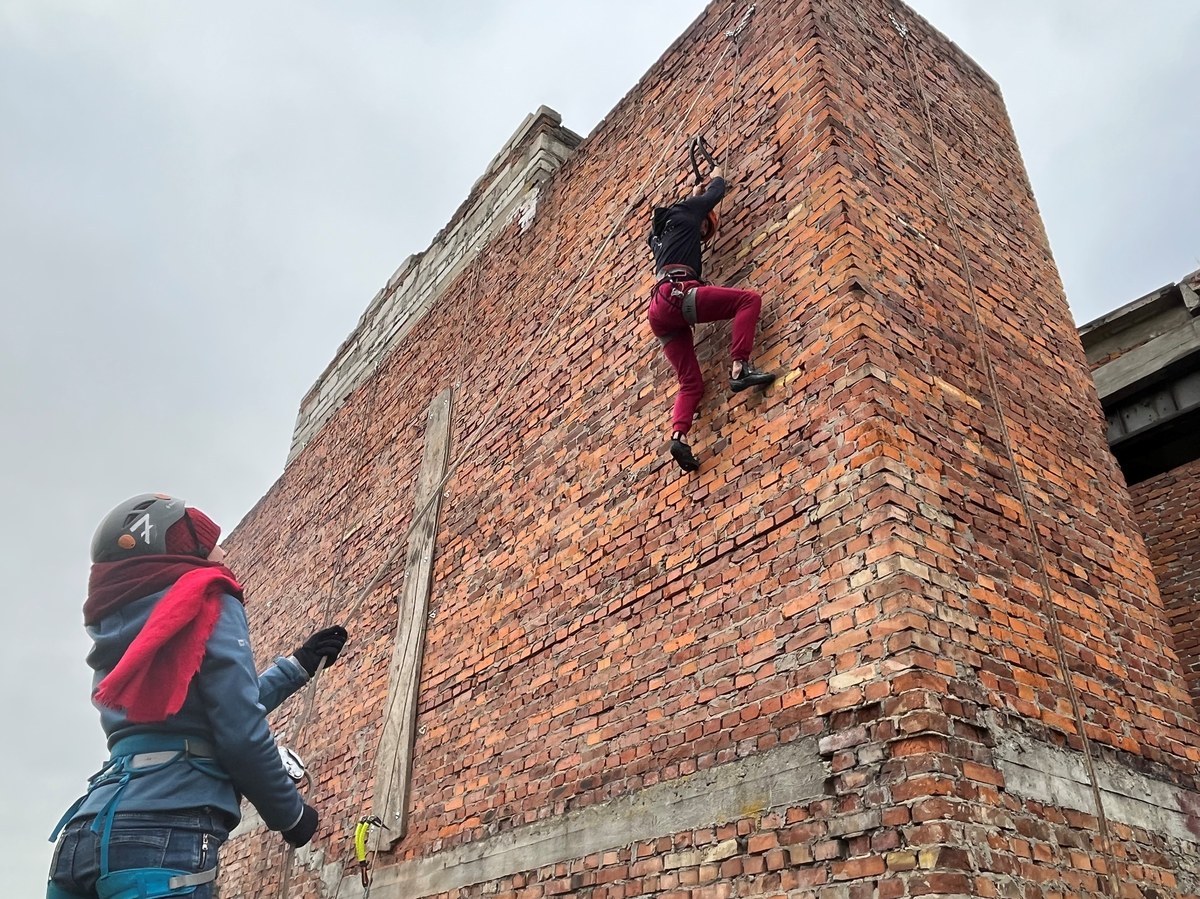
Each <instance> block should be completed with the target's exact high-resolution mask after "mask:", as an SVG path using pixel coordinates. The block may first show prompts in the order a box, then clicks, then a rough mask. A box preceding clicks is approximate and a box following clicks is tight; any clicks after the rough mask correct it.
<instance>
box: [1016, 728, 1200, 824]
mask: <svg viewBox="0 0 1200 899" xmlns="http://www.w3.org/2000/svg"><path fill="white" fill-rule="evenodd" d="M993 733H994V734H995V737H996V749H995V753H996V759H997V761H998V767H999V769H1000V771H1001V773H1003V774H1004V786H1005V789H1006V790H1007V791H1008V792H1009V793H1013V794H1015V795H1017V796H1021V797H1023V798H1025V799H1033V800H1035V801H1037V802H1041V803H1044V804H1046V805H1051V806H1059V807H1062V808H1073V809H1077V810H1078V811H1081V812H1086V813H1087V814H1089V815H1094V814H1096V804H1095V799H1094V796H1093V793H1092V787H1091V782H1090V780H1089V779H1088V774H1087V768H1086V765H1085V762H1084V758H1083V755H1082V754H1081V753H1078V752H1072V751H1068V750H1064V749H1059V748H1057V747H1055V746H1050V745H1049V744H1046V743H1042V742H1039V741H1036V740H1033V739H1031V738H1029V737H1027V736H1025V735H1023V734H1019V733H1016V732H1015V731H1011V730H1008V729H1005V728H998V727H995V726H993ZM1096 775H1097V779H1098V780H1099V782H1100V783H1099V786H1100V799H1101V802H1103V803H1104V814H1105V815H1106V816H1107V818H1108V820H1110V821H1119V822H1121V823H1123V824H1128V825H1130V826H1132V827H1140V828H1142V829H1144V830H1148V831H1150V832H1152V833H1159V834H1162V835H1164V836H1168V837H1173V838H1175V839H1177V840H1184V841H1186V842H1189V843H1195V842H1197V841H1200V817H1198V815H1197V813H1198V812H1200V794H1197V793H1194V792H1192V791H1190V790H1185V789H1183V788H1181V787H1177V786H1175V785H1174V784H1169V783H1165V782H1163V781H1161V780H1156V779H1154V778H1152V777H1148V776H1147V775H1145V774H1141V773H1140V772H1137V771H1133V770H1130V769H1129V768H1125V767H1124V766H1121V765H1116V764H1114V763H1112V762H1108V761H1105V760H1103V759H1098V760H1097V761H1096Z"/></svg>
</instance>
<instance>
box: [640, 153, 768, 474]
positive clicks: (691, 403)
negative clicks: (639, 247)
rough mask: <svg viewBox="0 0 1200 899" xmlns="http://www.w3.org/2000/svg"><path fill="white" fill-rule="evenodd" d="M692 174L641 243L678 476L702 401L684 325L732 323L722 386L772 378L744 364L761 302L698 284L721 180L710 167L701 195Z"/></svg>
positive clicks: (693, 462)
mask: <svg viewBox="0 0 1200 899" xmlns="http://www.w3.org/2000/svg"><path fill="white" fill-rule="evenodd" d="M697 140H698V141H699V139H697ZM701 143H702V142H701ZM710 158H711V157H710ZM693 166H695V156H694V155H693ZM696 173H697V184H696V186H695V188H694V189H693V190H692V195H691V196H690V197H688V198H687V199H684V200H680V201H678V202H677V203H673V204H672V205H670V206H666V207H658V208H656V209H655V210H654V223H653V227H652V230H651V233H650V237H649V243H650V249H651V250H652V251H653V252H654V262H655V270H656V277H657V279H658V280H657V283H656V284H655V285H654V293H653V295H652V297H651V299H650V307H649V309H648V310H647V312H646V315H647V318H648V319H649V321H650V329H651V330H652V331H653V332H654V336H655V337H657V338H658V340H659V342H660V343H661V344H662V347H663V352H664V353H666V356H667V359H668V360H669V361H670V363H671V366H672V367H673V368H674V369H675V375H676V377H677V378H678V379H679V392H678V393H677V394H676V396H675V407H674V410H673V412H672V415H671V456H672V457H673V458H674V459H675V461H676V462H678V463H679V467H680V468H682V469H683V470H684V471H695V470H696V469H698V468H699V467H700V461H699V460H698V459H697V458H696V456H695V455H694V454H693V453H692V448H691V446H690V445H689V444H688V442H687V433H688V429H689V428H690V427H691V425H692V419H693V418H694V417H695V415H696V409H697V407H698V406H699V404H700V398H701V397H702V396H703V395H704V377H703V376H702V375H701V373H700V364H699V362H697V360H696V348H695V344H694V342H693V335H692V326H693V325H695V324H697V323H699V322H714V321H725V320H728V319H733V339H732V342H731V346H730V356H731V357H732V365H731V367H730V371H729V386H730V388H732V389H733V390H734V391H740V390H745V389H747V388H748V387H759V386H762V385H766V384H770V383H771V382H772V381H774V380H775V375H773V374H771V373H770V372H765V371H759V370H758V369H756V368H755V367H754V365H753V364H751V362H750V352H751V350H752V349H753V348H754V330H755V328H756V327H757V325H758V313H759V310H760V309H761V308H762V296H761V295H760V294H758V293H757V292H756V291H753V290H737V289H735V288H732V287H714V286H713V285H710V284H705V283H704V281H703V280H701V274H702V272H701V258H700V257H701V250H702V244H704V243H707V242H709V241H711V240H713V239H715V238H716V235H717V225H718V220H717V208H716V207H717V203H718V202H720V200H721V198H722V197H723V196H725V178H724V177H723V172H722V169H721V167H720V166H715V167H714V168H713V169H712V173H711V175H710V178H709V183H708V188H707V189H706V190H702V188H703V184H702V183H701V182H700V178H699V169H698V168H697V170H696Z"/></svg>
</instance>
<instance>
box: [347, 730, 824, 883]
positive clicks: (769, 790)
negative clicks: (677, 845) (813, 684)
mask: <svg viewBox="0 0 1200 899" xmlns="http://www.w3.org/2000/svg"><path fill="white" fill-rule="evenodd" d="M827 775H828V766H827V765H826V764H825V762H824V761H823V760H822V759H821V757H820V755H819V754H818V753H817V742H816V740H815V739H811V738H810V739H805V740H800V741H798V742H796V743H791V744H788V745H786V746H781V747H779V748H778V749H774V750H771V751H770V752H764V753H761V754H760V755H757V756H752V757H750V758H747V759H742V760H740V761H736V762H729V763H728V764H725V765H719V766H717V767H715V768H710V769H708V770H706V771H700V772H697V773H695V774H691V775H688V776H686V777H681V778H678V779H676V780H672V781H668V782H667V783H660V784H655V785H654V786H652V787H647V788H646V789H644V790H639V791H638V792H636V793H633V794H631V795H628V796H621V797H619V798H617V799H612V800H610V801H608V802H605V803H602V804H600V805H594V806H590V807H588V808H583V809H579V810H578V811H573V812H568V813H566V814H565V815H559V816H557V817H555V818H551V819H549V820H546V821H539V822H538V823H536V824H530V825H527V826H525V827H518V828H514V829H513V830H510V831H506V832H505V833H501V834H497V835H496V836H494V837H488V838H487V839H483V840H477V841H475V842H473V843H467V844H466V845H463V846H456V847H454V848H453V849H447V850H445V851H444V852H438V853H435V854H433V855H430V856H428V857H426V858H420V859H415V860H413V861H410V862H405V863H403V864H400V865H394V866H392V867H390V868H381V869H380V870H379V871H378V872H377V873H376V875H375V878H374V882H373V884H372V887H371V895H372V896H375V897H378V899H401V897H405V899H412V897H415V896H427V895H430V894H433V893H442V892H446V891H448V890H454V889H458V888H459V887H464V886H468V885H470V884H473V883H481V882H483V881H488V880H495V879H496V878H499V877H505V876H507V875H510V874H516V873H519V872H521V871H528V870H530V869H533V868H539V867H541V866H543V865H548V864H554V863H555V862H560V861H565V860H567V859H573V858H579V857H581V856H584V855H588V854H590V853H593V852H598V851H601V850H604V849H612V848H614V847H619V846H628V845H629V844H630V843H631V842H634V841H637V840H645V839H652V838H656V837H660V836H663V835H664V834H670V833H676V832H679V831H683V830H691V829H693V828H697V827H704V826H707V825H712V824H724V823H727V822H729V821H733V820H736V819H737V818H741V817H746V816H747V815H755V814H761V813H763V812H766V811H767V810H769V809H773V808H782V807H785V806H788V805H795V804H801V803H805V802H808V801H811V800H813V799H815V798H818V797H820V796H821V795H822V790H823V785H824V782H825V778H826V776H827ZM720 851H721V847H717V849H716V852H717V853H718V854H719V853H720ZM695 852H696V854H697V856H698V857H697V859H696V860H694V861H693V860H691V859H678V860H676V861H678V862H679V863H680V864H697V863H699V862H700V861H707V860H710V859H704V858H700V857H699V856H701V855H703V852H702V851H701V850H695Z"/></svg>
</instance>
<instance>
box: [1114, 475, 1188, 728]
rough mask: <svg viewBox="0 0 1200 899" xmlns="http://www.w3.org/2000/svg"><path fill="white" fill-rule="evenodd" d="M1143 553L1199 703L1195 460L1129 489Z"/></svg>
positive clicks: (1177, 649) (1186, 676)
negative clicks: (1148, 557) (1153, 574)
mask: <svg viewBox="0 0 1200 899" xmlns="http://www.w3.org/2000/svg"><path fill="white" fill-rule="evenodd" d="M1129 492H1130V494H1131V495H1132V497H1133V504H1134V509H1135V510H1136V511H1137V517H1138V521H1139V522H1140V523H1141V526H1142V531H1143V533H1144V534H1145V536H1146V549H1147V550H1148V551H1149V553H1150V561H1151V563H1152V564H1153V566H1154V573H1155V575H1156V576H1157V578H1158V588H1159V590H1160V591H1161V592H1162V597H1163V604H1164V605H1165V606H1166V610H1167V616H1168V619H1169V621H1170V623H1171V630H1172V633H1173V635H1174V638H1175V639H1174V646H1175V651H1176V652H1177V653H1178V654H1179V657H1180V659H1181V660H1182V662H1183V669H1184V677H1185V678H1186V680H1187V684H1188V687H1189V689H1190V690H1191V694H1192V701H1193V703H1196V704H1197V705H1200V625H1198V623H1197V616H1196V606H1197V603H1198V602H1200V460H1196V461H1194V462H1190V463H1188V464H1186V465H1181V466H1179V467H1178V468H1176V469H1174V470H1172V471H1169V472H1167V473H1165V474H1160V475H1158V476H1157V477H1154V478H1150V479H1149V480H1146V481H1142V482H1141V483H1140V484H1137V485H1135V486H1134V487H1131V488H1130V491H1129Z"/></svg>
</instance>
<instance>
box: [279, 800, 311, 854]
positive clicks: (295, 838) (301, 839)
mask: <svg viewBox="0 0 1200 899" xmlns="http://www.w3.org/2000/svg"><path fill="white" fill-rule="evenodd" d="M316 832H317V810H316V809H315V808H313V807H312V806H311V805H309V804H308V803H307V802H306V803H304V811H302V812H301V813H300V820H299V821H297V822H296V824H295V826H294V827H291V828H289V829H287V830H285V831H284V832H283V838H284V839H285V840H287V841H288V842H289V843H291V844H292V845H293V846H295V847H296V848H297V849H299V848H300V847H301V846H303V845H304V844H305V843H307V842H308V841H309V840H311V839H312V838H313V834H314V833H316Z"/></svg>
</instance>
